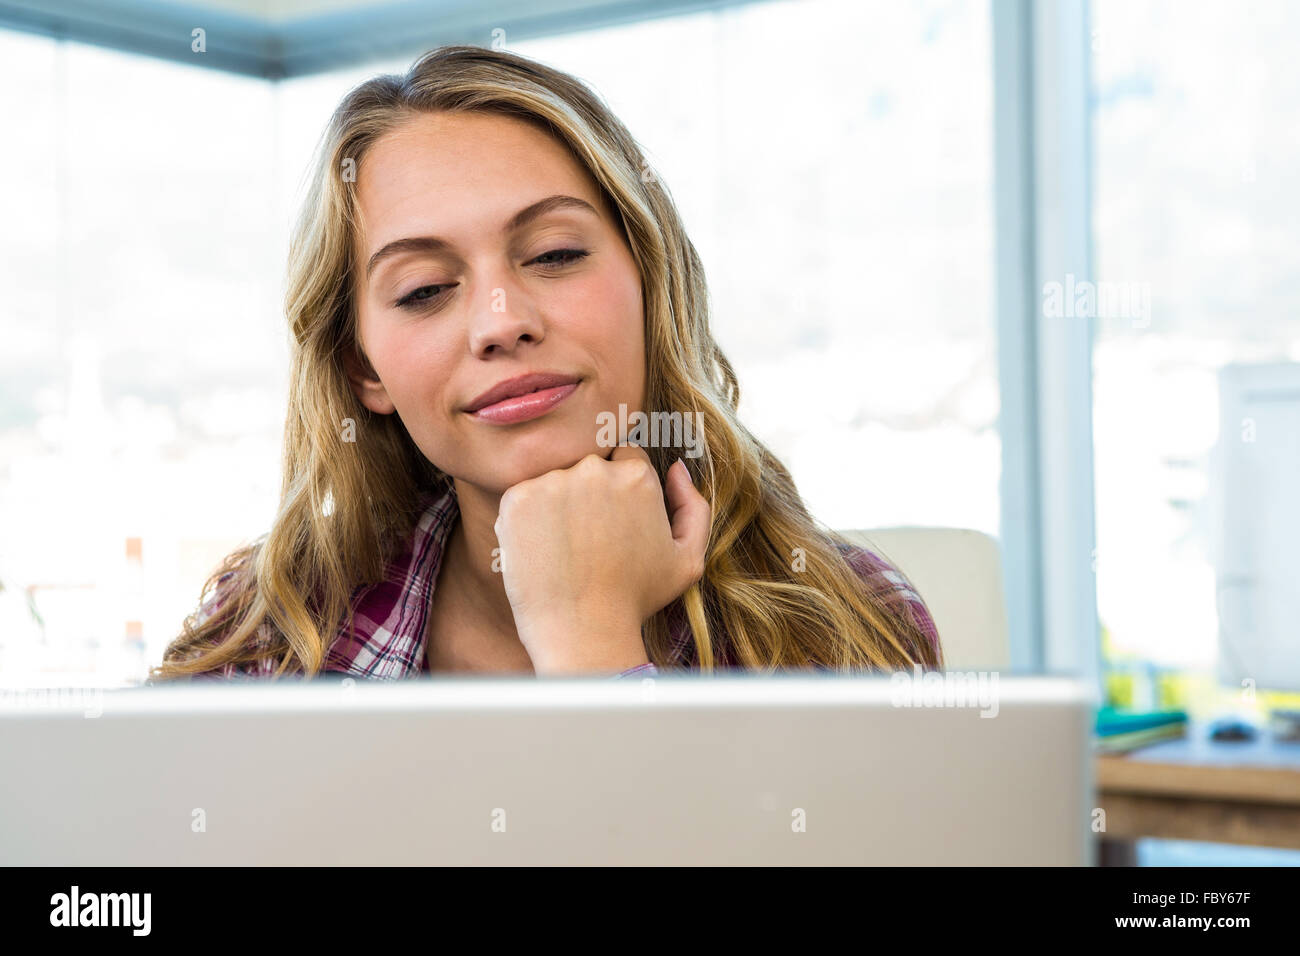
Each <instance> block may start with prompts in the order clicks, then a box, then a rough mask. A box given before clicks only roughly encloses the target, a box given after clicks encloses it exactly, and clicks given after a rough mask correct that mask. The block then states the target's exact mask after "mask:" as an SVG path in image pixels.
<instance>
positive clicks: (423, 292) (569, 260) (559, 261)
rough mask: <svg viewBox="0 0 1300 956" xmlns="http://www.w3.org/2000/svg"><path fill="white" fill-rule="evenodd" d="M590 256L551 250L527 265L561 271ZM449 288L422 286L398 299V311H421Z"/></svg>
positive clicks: (580, 251) (577, 252)
mask: <svg viewBox="0 0 1300 956" xmlns="http://www.w3.org/2000/svg"><path fill="white" fill-rule="evenodd" d="M590 254H591V253H589V252H588V251H587V250H586V249H552V250H551V251H550V252H544V253H542V254H541V255H540V256H538V257H537V258H536V259H534V260H533V261H532V262H530V263H529V265H537V266H540V267H541V268H543V269H550V270H555V269H563V268H564V267H565V266H567V265H572V264H573V263H575V262H578V261H579V260H582V259H585V258H586V257H587V256H589V255H590ZM453 284H454V283H453ZM450 288H451V286H450V285H422V286H420V288H418V289H415V290H413V291H411V292H409V293H408V294H406V295H404V296H402V298H400V299H398V300H397V303H396V305H397V307H398V308H399V309H421V308H424V307H425V306H427V305H428V304H429V303H430V302H434V301H436V300H437V299H438V298H439V297H440V296H441V295H442V292H443V290H445V289H450Z"/></svg>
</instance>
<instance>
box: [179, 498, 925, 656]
mask: <svg viewBox="0 0 1300 956" xmlns="http://www.w3.org/2000/svg"><path fill="white" fill-rule="evenodd" d="M429 502H430V503H429V504H428V506H427V507H426V508H425V509H424V512H423V513H422V514H421V516H420V519H419V521H418V522H417V523H416V526H415V530H414V532H413V533H412V535H411V537H410V539H409V540H408V541H407V542H406V544H405V547H403V548H402V550H401V552H400V553H399V554H397V556H396V557H394V558H393V559H392V560H391V561H389V563H388V567H387V571H386V573H385V576H384V579H383V580H382V581H380V582H379V583H377V584H373V585H369V586H363V587H360V588H358V589H357V591H356V592H354V594H353V598H352V608H353V621H352V628H351V630H348V628H347V627H346V626H344V627H341V628H340V629H339V633H338V634H337V635H336V636H335V639H334V641H333V644H332V645H331V647H330V649H329V652H328V653H327V655H326V659H325V664H324V666H323V668H322V670H323V671H325V672H335V673H338V674H341V675H346V676H353V677H358V678H367V679H370V680H399V679H402V678H412V677H420V676H423V675H426V674H428V673H429V671H428V667H427V658H426V654H425V632H426V630H427V627H426V625H427V622H428V615H429V607H430V604H431V598H432V596H433V588H434V582H435V581H436V580H437V577H438V570H439V568H440V567H441V566H442V555H443V551H444V549H445V548H446V545H447V541H448V539H449V538H450V536H451V532H452V530H453V529H454V528H455V526H456V519H457V518H458V517H459V514H460V508H459V505H458V504H457V501H456V492H455V489H454V487H452V488H449V489H448V490H447V491H445V492H443V493H441V494H436V495H431V496H430V499H429ZM843 553H844V554H845V556H846V557H847V558H848V560H849V563H850V565H851V566H852V567H853V568H854V570H856V571H857V572H858V574H859V576H860V577H861V578H862V580H863V582H864V583H865V584H866V585H867V586H868V587H869V588H870V589H872V590H874V591H875V592H876V593H877V594H881V595H883V596H884V597H885V598H886V600H892V601H894V602H895V603H896V604H897V605H898V606H900V607H903V608H905V609H906V611H907V612H908V613H910V615H911V617H912V620H914V621H915V622H916V624H917V626H918V627H919V628H920V630H921V632H922V633H923V634H924V635H925V636H926V638H927V639H928V640H929V641H930V643H931V645H932V646H933V647H934V648H935V649H936V650H937V649H938V648H939V634H938V631H937V629H936V627H935V624H934V620H933V618H932V617H931V616H930V612H929V610H928V609H927V608H926V606H925V602H924V601H922V599H921V597H920V595H918V594H917V593H916V592H915V591H913V590H912V589H911V587H910V586H909V585H908V583H907V581H906V580H905V579H904V578H903V576H902V575H901V574H899V573H898V571H897V570H896V569H895V568H894V567H893V566H892V565H890V564H889V563H888V562H886V561H885V560H884V559H883V558H881V557H880V556H879V555H877V554H875V553H874V552H872V551H869V550H867V549H866V548H852V549H845V550H844V551H843ZM232 573H233V572H232ZM225 580H226V578H224V577H223V578H222V579H221V581H225ZM219 583H220V582H219ZM219 597H220V595H219V594H218V596H217V598H214V600H217V606H219V603H220V602H219V600H218V599H219ZM209 607H213V605H211V604H210V603H209V604H207V605H204V609H203V611H201V612H200V616H199V619H200V621H202V620H204V619H206V617H207V616H208V615H209V614H210V613H211V611H210V610H208V608H209ZM668 620H669V629H670V631H669V632H670V634H671V635H672V639H671V651H670V655H671V659H670V661H669V664H670V665H671V666H674V667H684V668H697V667H698V665H697V663H696V662H695V660H694V657H695V644H694V641H693V640H692V633H691V628H690V624H689V623H688V621H687V619H686V615H685V612H684V610H683V608H682V603H681V601H680V600H678V601H674V602H673V604H671V605H669V610H668ZM717 644H718V646H717V649H716V652H715V656H716V666H719V667H729V666H736V664H735V662H733V661H732V660H731V659H730V657H729V656H728V646H727V642H726V641H725V640H723V641H719V642H717ZM809 663H810V664H811V663H813V662H811V661H810V662H809ZM274 670H275V661H273V660H271V659H270V658H266V659H263V660H262V661H259V662H257V663H256V664H243V665H235V664H227V665H225V667H224V668H223V669H222V670H220V671H217V672H209V673H208V674H201V675H198V676H200V677H212V678H216V679H227V680H232V679H233V680H238V679H248V678H259V677H269V676H270V675H271V674H272V673H273V672H274ZM657 673H659V670H658V668H657V667H655V665H654V664H653V663H649V664H642V665H640V666H638V667H633V668H629V669H628V670H625V671H623V672H621V673H619V674H615V675H613V676H614V677H615V678H620V677H629V676H651V675H655V674H657Z"/></svg>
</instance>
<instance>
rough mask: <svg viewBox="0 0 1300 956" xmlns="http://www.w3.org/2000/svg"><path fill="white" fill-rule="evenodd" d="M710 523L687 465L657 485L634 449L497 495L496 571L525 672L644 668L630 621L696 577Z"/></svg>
mask: <svg viewBox="0 0 1300 956" xmlns="http://www.w3.org/2000/svg"><path fill="white" fill-rule="evenodd" d="M665 498H666V499H667V501H666V504H665ZM710 521H711V512H710V508H709V503H708V501H707V500H706V499H705V498H704V496H703V495H701V494H700V493H699V492H698V491H697V490H696V489H695V486H694V485H693V484H692V483H691V478H690V473H689V472H688V471H687V470H686V465H685V464H684V463H682V462H681V461H677V462H675V463H674V464H673V466H672V467H671V468H670V469H668V474H667V478H666V479H665V482H664V485H663V487H662V488H661V487H660V484H659V476H658V475H657V474H656V473H655V470H654V466H653V465H652V464H651V463H650V456H649V455H647V454H646V452H645V449H643V448H641V447H639V446H637V445H621V446H619V447H618V448H615V449H614V451H613V453H612V454H611V455H610V457H609V458H608V459H604V458H601V457H600V456H598V455H588V456H587V457H586V458H583V459H582V460H581V461H579V462H578V463H577V464H576V465H573V466H572V467H570V468H563V469H557V470H555V471H549V472H547V473H546V474H544V475H539V476H537V477H536V478H530V479H528V480H527V481H521V482H520V483H519V484H517V485H513V486H511V487H510V488H507V489H506V491H505V493H504V494H502V496H501V509H500V512H499V513H498V515H497V521H496V526H495V527H496V535H497V543H498V544H499V546H500V548H501V573H502V575H503V576H504V578H505V587H506V595H507V597H509V599H510V606H511V609H512V611H513V612H514V618H515V626H516V628H517V629H518V632H519V640H520V641H521V642H522V643H523V645H524V648H525V649H526V650H527V651H528V656H529V657H530V658H531V659H532V662H533V669H534V671H535V673H537V674H538V675H542V674H562V673H570V674H572V673H584V672H592V671H613V672H617V671H622V670H626V669H627V668H629V667H635V666H636V665H638V664H644V663H646V661H647V656H646V650H645V645H644V643H643V642H642V640H641V623H642V622H643V621H644V620H645V619H646V618H648V617H649V616H650V615H652V614H654V613H655V612H656V611H659V610H660V609H662V608H663V607H665V606H667V605H668V604H669V603H670V602H672V601H673V600H674V599H676V598H677V597H679V596H680V595H681V593H682V592H683V591H685V590H686V589H687V588H688V587H690V585H691V584H693V583H695V582H696V581H698V580H699V579H700V578H701V577H702V576H703V574H704V555H705V549H706V547H707V545H708V541H709V527H710Z"/></svg>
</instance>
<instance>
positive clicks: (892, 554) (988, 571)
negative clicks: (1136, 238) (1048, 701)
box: [840, 528, 1011, 671]
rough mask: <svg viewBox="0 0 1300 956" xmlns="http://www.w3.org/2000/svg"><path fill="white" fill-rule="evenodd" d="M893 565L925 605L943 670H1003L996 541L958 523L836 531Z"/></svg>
mask: <svg viewBox="0 0 1300 956" xmlns="http://www.w3.org/2000/svg"><path fill="white" fill-rule="evenodd" d="M840 534H842V535H843V536H844V537H846V538H847V539H849V540H850V541H852V542H854V543H855V544H859V545H861V546H863V547H866V548H870V549H871V550H872V551H874V552H876V554H879V555H880V556H881V557H883V558H884V559H885V560H887V561H889V563H890V564H892V565H894V567H896V568H898V570H899V571H901V572H902V573H903V574H904V575H905V576H906V577H907V578H908V579H909V580H910V581H911V582H912V584H913V586H914V587H915V588H916V590H917V592H918V593H919V594H920V595H921V597H922V599H923V600H924V601H925V604H926V606H927V607H928V608H929V609H930V614H931V616H932V617H933V618H934V623H935V625H936V626H937V627H938V629H939V643H940V644H941V645H942V647H943V659H944V667H945V668H946V669H947V670H989V671H993V670H1006V669H1008V668H1009V667H1010V664H1011V645H1010V641H1009V638H1008V635H1007V613H1006V604H1005V600H1004V598H1003V594H1002V562H1001V558H1000V554H999V548H998V543H997V541H996V540H995V539H993V538H991V537H990V536H988V535H987V534H984V533H983V532H981V531H969V530H966V529H963V528H877V529H872V530H866V531H841V532H840Z"/></svg>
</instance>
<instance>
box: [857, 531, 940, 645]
mask: <svg viewBox="0 0 1300 956" xmlns="http://www.w3.org/2000/svg"><path fill="white" fill-rule="evenodd" d="M836 547H838V548H839V550H840V553H841V554H843V555H844V557H845V559H846V560H847V561H848V562H849V566H850V567H852V568H853V570H855V571H856V572H857V573H858V577H859V578H861V579H862V582H863V583H864V584H866V586H867V587H868V588H869V589H870V590H871V592H872V593H873V595H875V596H877V597H880V598H882V599H883V600H885V601H887V602H889V603H891V604H893V605H894V606H896V607H899V608H901V609H903V610H904V612H905V613H907V614H908V615H909V616H910V617H911V618H912V620H913V621H914V622H915V624H916V626H917V628H918V629H919V630H920V631H921V633H922V634H924V635H925V637H926V639H927V640H929V642H930V645H931V646H932V647H933V648H934V649H935V652H936V653H937V652H938V651H939V629H938V627H937V626H936V625H935V623H934V616H933V615H932V614H931V613H930V609H929V608H928V607H927V606H926V604H925V599H924V598H922V597H921V593H920V592H919V591H918V590H917V589H916V587H915V585H913V584H912V582H911V581H910V580H908V578H907V576H906V575H904V574H903V572H902V571H900V570H899V569H898V567H897V566H895V565H894V564H892V563H891V562H890V561H889V560H887V559H886V558H885V557H884V556H883V555H881V554H879V553H878V552H876V551H873V550H872V549H871V548H869V547H866V546H865V545H861V544H856V543H853V542H848V541H841V542H837V543H836Z"/></svg>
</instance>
